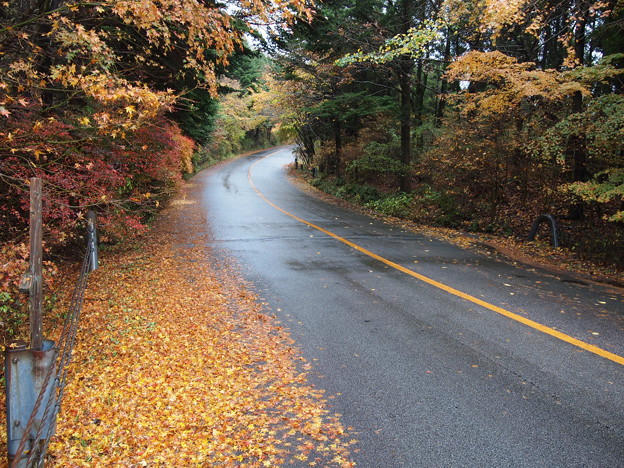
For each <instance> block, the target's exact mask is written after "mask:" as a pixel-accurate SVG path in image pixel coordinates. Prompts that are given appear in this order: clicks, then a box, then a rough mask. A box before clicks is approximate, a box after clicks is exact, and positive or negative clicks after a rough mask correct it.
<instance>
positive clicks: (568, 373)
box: [198, 148, 624, 467]
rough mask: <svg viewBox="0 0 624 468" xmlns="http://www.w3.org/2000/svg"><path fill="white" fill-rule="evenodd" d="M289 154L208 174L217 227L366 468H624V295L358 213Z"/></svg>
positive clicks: (262, 156) (210, 209)
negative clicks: (329, 198) (317, 186)
mask: <svg viewBox="0 0 624 468" xmlns="http://www.w3.org/2000/svg"><path fill="white" fill-rule="evenodd" d="M292 161H293V156H292V153H291V150H290V148H282V149H277V150H270V151H264V152H258V153H255V154H253V155H249V156H246V157H244V158H241V159H238V160H236V161H234V162H232V163H229V164H225V165H221V166H219V167H217V168H215V169H212V170H210V171H207V172H206V173H204V174H202V176H200V178H199V179H198V180H199V181H201V183H203V184H205V200H204V201H205V204H206V210H207V214H208V220H209V224H210V228H211V229H212V231H213V234H214V235H215V238H216V239H217V243H218V245H219V246H220V247H222V248H224V249H225V250H227V252H228V253H230V254H233V255H234V256H235V258H237V260H238V262H239V264H240V265H241V267H242V268H243V271H244V273H245V274H246V276H247V278H248V279H250V280H251V281H252V282H253V283H254V284H255V285H256V288H257V289H258V290H259V292H260V293H261V295H263V296H264V298H265V300H266V302H267V303H268V305H269V307H270V308H271V309H272V312H273V313H275V314H276V315H278V317H280V319H282V321H283V322H284V323H285V324H286V325H287V326H288V327H289V328H290V329H291V333H292V335H293V338H295V339H296V341H297V343H298V346H299V347H300V348H301V350H302V351H303V354H304V356H305V357H306V358H307V359H308V360H310V361H311V362H312V363H313V365H314V369H315V370H316V372H317V374H315V375H314V376H312V378H313V379H315V383H316V384H317V385H318V386H321V387H323V388H325V389H326V390H327V392H328V394H330V395H336V398H335V399H334V400H332V401H333V403H334V407H335V409H336V411H338V412H340V413H342V414H343V418H344V422H345V424H347V425H351V426H353V427H354V428H355V430H356V431H357V432H358V433H359V435H358V439H359V440H360V446H361V451H360V453H359V454H357V456H356V457H357V458H356V461H357V462H358V463H359V465H360V466H367V467H368V466H371V467H373V466H388V467H392V466H609V467H614V466H624V390H623V389H624V365H623V364H624V357H623V356H624V340H623V338H624V296H623V295H622V294H621V292H618V291H614V290H612V289H609V288H603V287H601V286H598V285H593V284H577V283H578V282H577V281H576V280H573V279H570V278H565V277H562V276H555V275H552V274H548V273H547V272H542V271H538V270H535V269H532V268H519V267H515V266H512V265H509V264H507V263H505V262H501V261H499V260H498V259H497V258H495V256H494V255H489V256H488V255H481V254H477V253H474V252H471V251H468V250H463V249H460V248H458V247H456V246H453V245H450V244H448V243H445V242H442V241H438V240H435V239H429V238H426V237H424V236H422V235H418V234H414V233H411V232H408V231H405V230H403V229H401V228H398V227H396V226H392V225H388V224H384V223H382V222H380V221H378V220H375V219H371V218H368V217H366V216H363V215H360V214H356V213H352V212H349V211H346V210H344V209H341V208H339V207H336V206H333V205H329V204H327V203H324V202H322V201H320V200H318V199H316V198H314V197H311V196H309V195H307V194H305V193H303V192H301V191H300V190H299V189H297V188H296V187H295V186H293V185H292V184H291V183H290V182H288V180H287V178H286V171H285V166H286V165H287V164H289V163H292Z"/></svg>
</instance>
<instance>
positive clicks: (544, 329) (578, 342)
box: [247, 149, 624, 365]
mask: <svg viewBox="0 0 624 468" xmlns="http://www.w3.org/2000/svg"><path fill="white" fill-rule="evenodd" d="M282 151H284V149H280V150H277V151H274V152H272V153H269V154H268V155H266V156H264V157H262V158H260V159H258V160H257V161H256V162H255V163H253V164H252V165H251V166H250V167H249V170H248V171H247V179H248V180H249V185H251V188H252V189H253V190H254V192H256V193H257V194H258V195H259V196H260V198H262V200H264V201H265V202H266V203H268V204H269V205H270V206H272V207H273V208H275V209H276V210H278V211H280V212H281V213H283V214H285V215H286V216H290V217H291V218H293V219H296V220H297V221H299V222H301V223H303V224H306V225H308V226H310V227H311V228H314V229H316V230H318V231H320V232H322V233H323V234H326V235H328V236H330V237H332V238H334V239H336V240H337V241H340V242H342V243H343V244H346V245H348V246H349V247H351V248H353V249H355V250H357V251H358V252H360V253H363V254H364V255H368V256H369V257H371V258H374V259H375V260H378V261H380V262H381V263H384V264H385V265H388V266H390V267H392V268H394V269H396V270H399V271H401V272H403V273H405V274H407V275H410V276H411V277H413V278H416V279H418V280H420V281H422V282H424V283H427V284H429V285H431V286H434V287H436V288H438V289H441V290H442V291H445V292H447V293H449V294H452V295H453V296H457V297H460V298H462V299H465V300H466V301H469V302H472V303H473V304H477V305H480V306H481V307H484V308H485V309H488V310H491V311H492V312H496V313H497V314H500V315H503V316H505V317H507V318H510V319H512V320H515V321H516V322H520V323H522V324H524V325H526V326H528V327H531V328H533V329H535V330H538V331H540V332H542V333H545V334H547V335H550V336H553V337H555V338H558V339H560V340H561V341H565V342H566V343H569V344H571V345H573V346H576V347H578V348H581V349H583V350H585V351H589V352H590V353H593V354H597V355H598V356H601V357H603V358H605V359H609V360H611V361H613V362H616V363H618V364H621V365H624V357H622V356H619V355H617V354H614V353H611V352H609V351H607V350H604V349H602V348H599V347H597V346H594V345H591V344H589V343H585V342H584V341H581V340H579V339H576V338H574V337H572V336H570V335H566V334H565V333H561V332H560V331H558V330H555V329H553V328H550V327H548V326H546V325H542V324H541V323H538V322H535V321H533V320H530V319H528V318H526V317H523V316H522V315H518V314H515V313H513V312H510V311H508V310H506V309H503V308H502V307H498V306H496V305H494V304H490V303H489V302H485V301H483V300H481V299H479V298H477V297H474V296H471V295H470V294H466V293H464V292H462V291H459V290H457V289H455V288H452V287H450V286H447V285H446V284H443V283H440V282H439V281H436V280H433V279H431V278H429V277H427V276H424V275H421V274H420V273H416V272H415V271H412V270H410V269H409V268H405V267H404V266H402V265H399V264H398V263H394V262H393V261H391V260H388V259H387V258H384V257H382V256H380V255H377V254H376V253H373V252H371V251H370V250H367V249H365V248H364V247H361V246H359V245H357V244H355V243H353V242H351V241H350V240H348V239H345V238H344V237H340V236H339V235H338V234H334V233H333V232H331V231H328V230H327V229H324V228H322V227H321V226H317V225H316V224H313V223H311V222H309V221H306V220H305V219H303V218H300V217H299V216H296V215H294V214H292V213H290V212H288V211H286V210H284V209H283V208H280V207H279V206H277V205H276V204H275V203H273V202H272V201H271V200H269V199H268V198H267V197H266V196H265V195H264V194H263V193H262V192H261V191H260V190H259V189H258V188H257V187H256V185H255V184H254V183H253V180H252V177H251V172H252V170H253V168H254V167H255V166H256V164H258V163H260V162H261V161H264V160H265V159H267V158H270V157H271V156H275V155H276V154H278V153H280V152H282Z"/></svg>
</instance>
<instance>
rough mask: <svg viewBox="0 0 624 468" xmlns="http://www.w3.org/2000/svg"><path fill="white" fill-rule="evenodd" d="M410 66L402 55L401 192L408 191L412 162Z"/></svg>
mask: <svg viewBox="0 0 624 468" xmlns="http://www.w3.org/2000/svg"><path fill="white" fill-rule="evenodd" d="M412 68H413V62H412V61H411V60H410V59H409V57H403V58H402V60H401V64H400V65H399V86H400V88H401V110H400V117H399V119H400V123H401V165H402V166H403V171H402V172H401V178H400V183H399V188H400V190H401V191H402V192H409V191H410V170H409V166H410V164H411V162H412V148H411V146H412V79H411V78H412V74H411V72H412Z"/></svg>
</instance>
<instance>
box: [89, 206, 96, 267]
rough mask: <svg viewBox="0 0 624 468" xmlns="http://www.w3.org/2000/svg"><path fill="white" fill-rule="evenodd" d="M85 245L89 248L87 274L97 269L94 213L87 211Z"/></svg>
mask: <svg viewBox="0 0 624 468" xmlns="http://www.w3.org/2000/svg"><path fill="white" fill-rule="evenodd" d="M87 243H88V246H89V253H88V255H89V257H90V260H89V263H90V265H89V273H91V272H92V271H94V270H97V268H98V250H97V224H96V219H95V213H94V212H93V211H89V213H87Z"/></svg>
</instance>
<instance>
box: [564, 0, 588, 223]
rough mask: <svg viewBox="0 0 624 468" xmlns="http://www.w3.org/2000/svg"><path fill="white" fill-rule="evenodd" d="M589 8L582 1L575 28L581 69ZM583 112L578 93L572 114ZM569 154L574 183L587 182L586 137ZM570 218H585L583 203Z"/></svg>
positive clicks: (576, 140)
mask: <svg viewBox="0 0 624 468" xmlns="http://www.w3.org/2000/svg"><path fill="white" fill-rule="evenodd" d="M587 8H588V5H587V3H586V2H584V1H581V2H580V4H579V11H577V17H578V19H577V23H576V25H575V27H574V54H575V56H576V57H575V60H576V64H577V66H579V67H581V66H583V65H584V63H585V45H586V26H587V19H588V17H587ZM582 111H583V95H582V94H581V92H580V91H577V92H576V93H574V95H573V96H572V113H573V114H577V113H580V112H582ZM568 144H569V148H568V152H569V155H570V157H571V158H570V159H571V160H572V162H573V164H574V166H573V179H574V180H573V181H574V182H587V180H588V179H589V172H588V170H587V147H586V141H585V138H584V136H582V135H578V136H577V135H575V136H572V137H571V138H570V141H569V142H568ZM570 217H572V218H575V219H579V218H582V217H583V203H582V202H580V201H579V202H578V203H576V204H575V205H574V206H572V207H571V209H570Z"/></svg>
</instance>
